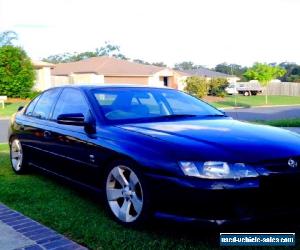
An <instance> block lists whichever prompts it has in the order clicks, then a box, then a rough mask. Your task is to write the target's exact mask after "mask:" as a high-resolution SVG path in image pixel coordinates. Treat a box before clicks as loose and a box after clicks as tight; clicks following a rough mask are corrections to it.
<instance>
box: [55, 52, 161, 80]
mask: <svg viewBox="0 0 300 250" xmlns="http://www.w3.org/2000/svg"><path fill="white" fill-rule="evenodd" d="M164 69H166V68H164V67H158V66H154V65H144V64H139V63H134V62H130V61H126V60H120V59H116V58H113V57H108V56H101V57H92V58H88V59H85V60H82V61H78V62H71V63H59V64H56V66H55V68H54V69H53V70H52V75H70V74H72V73H96V74H99V75H106V76H119V75H121V76H149V75H153V74H154V73H156V72H158V71H161V70H164Z"/></svg>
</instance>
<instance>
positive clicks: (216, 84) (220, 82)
mask: <svg viewBox="0 0 300 250" xmlns="http://www.w3.org/2000/svg"><path fill="white" fill-rule="evenodd" d="M227 86H228V82H227V80H226V79H224V78H212V79H211V80H210V81H209V94H210V95H213V96H219V97H224V96H225V88H226V87H227Z"/></svg>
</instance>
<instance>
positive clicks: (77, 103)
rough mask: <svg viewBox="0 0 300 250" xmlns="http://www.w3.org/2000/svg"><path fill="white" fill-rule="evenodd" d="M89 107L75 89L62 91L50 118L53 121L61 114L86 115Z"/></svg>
mask: <svg viewBox="0 0 300 250" xmlns="http://www.w3.org/2000/svg"><path fill="white" fill-rule="evenodd" d="M88 111H89V106H88V104H87V103H86V100H85V98H84V96H83V95H82V93H81V92H80V91H79V90H76V89H64V90H63V92H62V94H61V95H60V97H59V100H58V101H57V104H56V106H55V109H54V112H53V116H52V118H53V119H54V120H56V119H57V117H58V116H59V115H61V114H74V113H81V114H83V115H84V116H86V115H87V113H88Z"/></svg>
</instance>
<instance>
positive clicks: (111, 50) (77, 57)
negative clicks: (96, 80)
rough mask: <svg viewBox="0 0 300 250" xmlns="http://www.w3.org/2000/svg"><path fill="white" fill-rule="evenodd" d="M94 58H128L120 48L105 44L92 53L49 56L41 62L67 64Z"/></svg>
mask: <svg viewBox="0 0 300 250" xmlns="http://www.w3.org/2000/svg"><path fill="white" fill-rule="evenodd" d="M96 56H112V57H115V58H118V59H123V60H127V59H128V58H127V57H126V56H125V55H123V54H122V53H121V52H120V46H118V45H114V44H110V43H108V42H105V44H104V46H101V47H100V48H96V49H95V50H94V51H85V52H81V53H78V52H73V53H63V54H57V55H51V56H48V57H47V58H44V59H43V61H45V62H49V63H67V62H77V61H81V60H84V59H87V58H91V57H96Z"/></svg>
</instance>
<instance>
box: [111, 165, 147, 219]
mask: <svg viewBox="0 0 300 250" xmlns="http://www.w3.org/2000/svg"><path fill="white" fill-rule="evenodd" d="M106 197H107V201H108V204H109V207H110V209H111V211H112V212H113V214H114V215H115V216H116V217H117V218H118V219H119V220H121V221H122V222H127V223H128V222H134V221H135V220H136V219H137V218H138V217H139V216H140V214H141V212H142V209H143V190H142V185H141V182H140V180H139V178H138V177H137V175H136V174H135V172H134V171H133V170H132V169H130V168H129V167H126V166H121V165H120V166H116V167H114V168H112V170H111V171H110V172H109V174H108V177H107V181H106Z"/></svg>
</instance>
